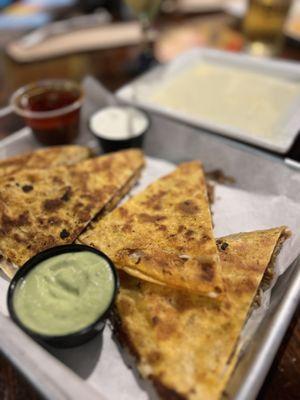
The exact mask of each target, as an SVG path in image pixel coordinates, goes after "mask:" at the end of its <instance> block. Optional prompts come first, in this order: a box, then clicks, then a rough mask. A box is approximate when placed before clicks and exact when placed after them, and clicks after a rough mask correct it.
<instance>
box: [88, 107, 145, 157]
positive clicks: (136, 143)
mask: <svg viewBox="0 0 300 400" xmlns="http://www.w3.org/2000/svg"><path fill="white" fill-rule="evenodd" d="M120 107H122V106H120ZM124 108H127V107H124ZM134 108H136V109H137V110H138V111H139V112H141V113H142V114H143V115H144V116H145V118H146V119H147V122H148V123H147V126H146V128H145V129H144V130H143V131H142V132H141V133H140V134H139V135H138V136H134V137H132V138H129V139H107V138H105V137H103V136H101V135H99V134H96V133H95V132H94V131H93V129H92V127H91V124H90V121H91V119H92V117H93V115H94V114H93V115H92V116H91V117H90V119H89V130H90V132H91V133H92V134H93V136H94V137H95V138H96V139H97V140H98V142H99V144H100V146H101V148H102V150H103V152H104V153H111V152H113V151H118V150H124V149H132V148H142V147H143V145H144V140H145V137H146V133H147V132H148V130H149V129H150V126H151V120H150V117H149V115H148V114H147V113H146V112H145V111H143V110H141V109H140V108H138V107H134Z"/></svg>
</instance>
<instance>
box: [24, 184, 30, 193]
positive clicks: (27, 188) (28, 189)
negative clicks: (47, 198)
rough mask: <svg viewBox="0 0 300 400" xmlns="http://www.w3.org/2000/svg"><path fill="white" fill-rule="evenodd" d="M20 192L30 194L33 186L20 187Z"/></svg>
mask: <svg viewBox="0 0 300 400" xmlns="http://www.w3.org/2000/svg"><path fill="white" fill-rule="evenodd" d="M22 190H23V192H25V193H28V192H31V191H32V190H33V186H32V185H24V186H22Z"/></svg>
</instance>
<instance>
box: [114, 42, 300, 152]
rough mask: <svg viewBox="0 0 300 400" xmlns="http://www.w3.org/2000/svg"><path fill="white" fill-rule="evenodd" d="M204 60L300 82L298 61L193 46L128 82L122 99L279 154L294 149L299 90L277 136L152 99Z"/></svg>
mask: <svg viewBox="0 0 300 400" xmlns="http://www.w3.org/2000/svg"><path fill="white" fill-rule="evenodd" d="M202 62H205V63H209V64H211V65H214V64H215V65H219V66H220V65H223V66H227V67H234V68H239V69H241V70H247V71H252V72H257V73H260V74H265V75H266V76H273V77H277V78H280V79H284V80H287V81H293V82H300V69H299V63H296V62H289V61H282V60H269V59H264V58H257V57H251V56H247V55H245V54H234V53H230V52H224V51H218V50H211V49H194V50H191V51H189V52H187V53H184V54H182V55H181V56H179V57H178V58H176V59H175V60H174V61H171V62H170V63H168V64H166V65H163V66H158V67H155V68H153V69H152V70H150V71H149V72H147V73H146V74H144V75H142V76H141V77H139V78H137V79H136V80H134V81H133V82H131V83H129V84H127V85H125V86H124V87H122V88H121V89H120V90H118V92H117V96H118V97H119V98H120V99H122V100H123V101H126V102H130V103H133V104H136V105H139V106H141V107H143V108H146V109H148V110H150V111H154V112H157V113H160V114H164V115H167V116H169V117H171V118H174V119H176V120H180V121H184V122H186V123H190V124H193V125H195V126H197V127H199V128H205V129H208V130H210V131H211V132H215V133H218V134H221V135H224V136H227V137H232V138H234V139H238V140H240V141H243V142H246V143H251V144H254V145H257V146H259V147H262V148H265V149H268V150H271V151H274V152H277V153H280V154H284V153H286V152H287V151H288V150H289V149H290V148H291V146H292V144H293V142H294V140H295V139H296V137H297V135H298V132H299V128H300V117H299V113H298V109H299V107H300V92H299V94H298V95H297V98H296V99H295V100H294V101H293V102H292V103H291V104H290V106H289V110H288V112H287V113H286V114H283V115H282V116H281V117H280V122H278V126H277V129H278V133H276V134H275V135H274V136H268V135H264V133H266V134H267V132H262V134H261V135H252V134H251V133H250V132H248V131H247V126H246V124H245V126H244V127H243V129H242V128H238V127H236V126H234V124H231V125H227V126H225V125H222V124H220V123H218V122H214V121H213V120H211V119H205V118H204V117H202V116H201V115H200V114H199V115H196V114H191V113H187V112H185V111H180V110H177V109H175V108H174V107H171V106H170V107H166V106H162V105H160V104H159V103H156V102H155V101H153V100H151V94H152V93H154V92H155V91H156V90H159V89H160V88H161V87H163V86H164V84H165V83H168V82H171V81H172V82H173V81H174V80H175V79H176V76H177V75H178V74H181V73H182V72H183V71H186V70H189V69H190V68H192V67H193V66H194V65H198V64H199V63H202ZM199 91H201V87H199ZM278 96H280V93H278ZM259 116H260V115H259V114H258V117H259ZM279 132H280V134H279Z"/></svg>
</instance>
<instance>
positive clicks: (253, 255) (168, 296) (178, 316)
mask: <svg viewBox="0 0 300 400" xmlns="http://www.w3.org/2000/svg"><path fill="white" fill-rule="evenodd" d="M288 235H289V232H288V231H287V229H286V228H285V227H279V228H274V229H270V230H266V231H257V232H250V233H240V234H236V235H231V236H227V237H224V238H221V239H219V241H218V245H219V249H220V250H219V251H220V257H221V264H222V276H223V281H224V286H225V289H226V293H227V296H226V298H225V299H224V301H222V302H216V301H214V300H212V299H208V298H204V297H203V296H198V295H196V294H188V293H187V292H186V291H185V292H183V291H179V290H174V289H173V288H170V287H166V286H160V285H155V284H152V283H149V282H146V281H142V280H139V279H137V278H133V277H132V276H129V275H127V274H123V275H122V276H121V288H120V292H119V295H118V298H117V303H116V311H117V316H118V319H117V324H116V331H117V333H118V336H119V338H120V339H121V340H122V341H123V343H126V344H127V345H128V346H129V348H130V349H131V350H132V351H133V353H134V354H135V355H136V356H137V358H138V368H139V371H140V372H141V374H142V375H143V376H144V377H148V378H151V379H152V381H153V382H154V384H155V386H156V388H157V390H158V392H159V394H160V395H161V397H162V398H166V399H189V400H198V399H201V400H202V399H205V400H216V399H219V398H220V396H221V394H222V392H223V390H224V388H225V386H226V383H227V381H228V379H229V377H230V373H231V372H232V370H233V367H234V366H235V364H236V361H237V359H238V357H237V354H236V348H237V343H238V339H239V335H240V333H241V330H242V328H243V326H244V324H245V321H246V319H247V316H248V313H249V310H250V307H251V304H252V302H253V299H254V297H255V295H256V292H257V289H258V287H259V284H260V282H261V280H262V277H263V275H264V272H265V271H266V269H268V268H271V267H272V266H273V265H274V262H275V257H276V255H277V253H278V251H279V250H280V246H281V244H282V243H283V241H284V240H285V239H286V238H287V236H288Z"/></svg>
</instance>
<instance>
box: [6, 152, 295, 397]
mask: <svg viewBox="0 0 300 400" xmlns="http://www.w3.org/2000/svg"><path fill="white" fill-rule="evenodd" d="M173 169H174V165H173V164H171V163H169V162H166V161H163V160H158V159H153V158H148V159H147V166H146V168H145V170H144V172H143V174H142V177H141V179H140V182H139V184H138V185H137V186H136V187H135V188H134V189H133V191H132V192H131V195H132V194H135V193H137V192H139V191H141V190H142V189H144V188H145V187H146V186H148V185H149V184H150V183H151V182H153V181H155V180H156V179H157V178H159V177H160V176H162V175H165V174H167V173H169V172H171V171H172V170H173ZM213 213H214V215H213V219H214V223H215V228H214V230H215V236H216V237H218V236H224V235H228V234H231V233H236V232H242V231H252V230H257V229H268V228H272V227H275V226H280V225H287V226H288V227H289V228H290V229H291V230H292V231H293V236H292V238H290V239H288V241H287V242H285V244H284V245H283V248H282V251H281V253H280V254H279V256H278V258H277V262H276V266H275V277H274V279H273V281H272V286H273V285H274V284H275V282H276V280H277V278H278V276H279V275H280V274H282V273H283V272H284V271H285V270H286V269H287V268H288V267H289V265H290V263H291V262H292V261H293V260H294V259H295V258H296V256H297V254H298V252H299V248H300V234H299V232H298V227H299V226H300V205H298V204H297V203H295V202H293V201H291V200H290V199H288V198H287V197H285V196H276V195H274V196H264V195H257V194H254V193H250V192H247V191H244V190H239V189H236V188H234V187H227V186H224V185H219V184H216V185H215V203H214V205H213ZM7 287H8V281H7V280H5V279H3V277H1V276H0V312H2V313H4V314H5V315H7V310H6V291H7ZM269 299H270V290H268V291H267V292H265V293H264V295H263V297H262V300H263V301H262V305H261V306H260V307H259V308H258V309H257V310H255V311H254V312H253V313H252V314H251V316H250V318H249V320H248V322H247V324H246V326H245V327H244V329H243V332H242V338H241V340H240V343H239V348H243V347H244V345H245V344H246V343H247V341H248V340H249V339H250V338H251V337H253V335H254V334H255V330H256V328H257V327H258V325H259V323H260V321H261V320H262V318H263V316H264V315H265V312H266V309H267V308H268V304H269ZM49 350H50V352H51V353H52V354H54V355H55V356H57V357H58V358H59V359H60V360H61V361H63V362H64V363H65V364H66V365H68V366H69V367H70V368H72V369H73V370H74V371H75V372H77V373H78V374H79V375H80V376H81V377H82V378H83V379H84V380H86V382H87V383H88V384H90V385H92V386H93V387H94V388H95V389H96V390H97V391H99V393H101V395H102V396H104V398H106V399H111V400H115V399H118V400H132V399H135V400H146V399H149V398H151V399H155V398H156V395H155V393H154V392H153V390H152V389H151V388H150V387H149V384H147V382H144V381H142V380H141V379H140V378H138V376H137V374H136V371H134V370H132V369H131V368H130V367H128V363H127V362H126V363H125V361H124V359H126V357H127V356H126V355H125V354H126V353H124V352H123V351H121V350H120V348H119V346H118V345H117V344H116V342H115V341H114V340H113V338H112V332H111V329H110V327H109V326H106V328H105V331H104V335H103V340H101V339H100V337H98V338H95V339H94V340H92V341H90V342H89V343H86V344H85V345H83V346H80V347H77V348H75V349H59V350H58V349H49Z"/></svg>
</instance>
